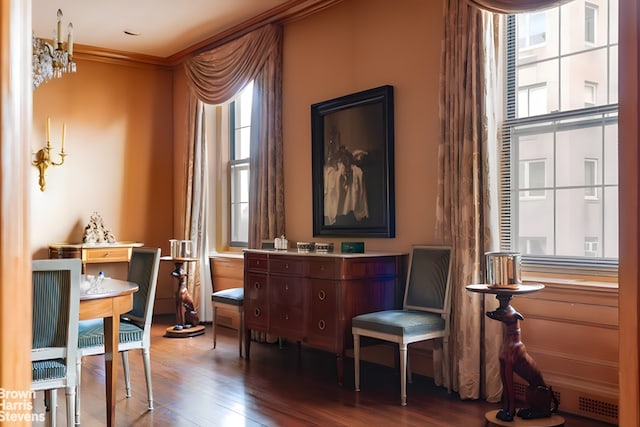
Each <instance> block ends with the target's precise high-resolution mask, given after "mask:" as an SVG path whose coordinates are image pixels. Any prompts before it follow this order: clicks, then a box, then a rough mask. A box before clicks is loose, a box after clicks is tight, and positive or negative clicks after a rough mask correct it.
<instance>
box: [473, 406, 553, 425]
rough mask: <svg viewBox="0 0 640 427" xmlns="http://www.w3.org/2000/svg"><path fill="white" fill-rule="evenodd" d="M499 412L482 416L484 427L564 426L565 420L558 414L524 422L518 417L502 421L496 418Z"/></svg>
mask: <svg viewBox="0 0 640 427" xmlns="http://www.w3.org/2000/svg"><path fill="white" fill-rule="evenodd" d="M499 411H501V409H494V410H492V411H489V412H487V413H486V414H485V415H484V417H485V425H486V426H507V427H560V426H564V425H565V419H564V418H563V417H561V416H560V415H558V414H551V416H550V417H547V418H538V419H535V420H525V419H523V418H520V417H514V418H513V421H502V420H501V419H499V418H497V416H496V415H497V414H498V412H499Z"/></svg>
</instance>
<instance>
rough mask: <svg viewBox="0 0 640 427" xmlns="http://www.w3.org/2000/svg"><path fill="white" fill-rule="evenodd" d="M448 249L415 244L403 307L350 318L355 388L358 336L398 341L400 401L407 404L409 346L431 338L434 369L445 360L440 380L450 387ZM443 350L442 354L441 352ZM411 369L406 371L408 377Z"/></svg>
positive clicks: (358, 375)
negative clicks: (435, 343) (433, 343)
mask: <svg viewBox="0 0 640 427" xmlns="http://www.w3.org/2000/svg"><path fill="white" fill-rule="evenodd" d="M450 275H451V248H450V247H440V246H414V247H413V248H412V251H411V258H410V259H409V272H408V274H407V283H406V287H405V293H404V302H403V307H402V309H399V310H385V311H378V312H374V313H366V314H361V315H358V316H355V317H354V318H353V319H351V326H352V332H353V358H354V365H355V366H354V373H355V389H356V391H360V337H361V336H365V337H371V338H375V339H379V340H384V341H388V342H393V343H397V344H398V346H399V351H400V404H401V405H403V406H404V405H406V404H407V371H408V370H407V363H408V359H407V356H408V354H407V353H408V346H409V344H411V343H415V342H418V341H427V340H434V341H436V342H437V345H435V346H434V350H433V351H434V354H433V364H434V371H436V372H437V371H439V369H437V368H438V367H437V366H436V364H438V363H439V362H440V361H442V362H444V363H443V364H444V368H443V375H442V376H443V382H444V384H445V385H446V387H447V389H448V390H451V384H450V376H449V364H448V362H449V313H450V310H451V289H450ZM443 353H444V355H443ZM410 375H411V371H410V370H409V380H410V379H411V377H410Z"/></svg>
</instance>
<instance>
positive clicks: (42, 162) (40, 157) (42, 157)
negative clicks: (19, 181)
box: [31, 117, 67, 191]
mask: <svg viewBox="0 0 640 427" xmlns="http://www.w3.org/2000/svg"><path fill="white" fill-rule="evenodd" d="M66 133H67V125H65V124H64V123H63V124H62V144H61V146H60V153H58V155H59V156H60V162H58V163H56V162H54V161H53V160H52V159H51V148H52V147H51V118H50V117H47V145H46V146H45V147H43V148H41V149H39V150H38V151H37V152H36V153H35V154H34V156H35V160H32V161H31V163H32V164H33V165H34V166H35V167H37V168H38V170H39V172H40V179H38V184H39V185H40V191H44V190H45V188H47V181H46V179H45V176H46V173H47V168H48V167H49V166H60V165H62V164H63V163H64V158H65V156H66V155H67V153H65V152H64V139H65V136H66Z"/></svg>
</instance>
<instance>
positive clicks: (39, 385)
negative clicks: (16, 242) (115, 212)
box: [31, 259, 82, 426]
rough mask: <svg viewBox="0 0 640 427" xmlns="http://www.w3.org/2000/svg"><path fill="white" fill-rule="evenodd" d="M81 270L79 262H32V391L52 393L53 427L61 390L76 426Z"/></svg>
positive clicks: (50, 398) (50, 394)
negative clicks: (75, 408)
mask: <svg viewBox="0 0 640 427" xmlns="http://www.w3.org/2000/svg"><path fill="white" fill-rule="evenodd" d="M81 266H82V263H81V261H80V259H59V260H58V259H56V260H36V261H32V267H31V270H32V286H33V314H32V320H33V329H32V348H31V389H32V390H33V391H40V390H44V391H45V393H46V392H48V393H49V399H48V407H49V415H50V418H51V425H52V426H55V425H56V407H57V389H59V388H64V389H65V394H66V399H67V425H68V426H72V425H73V423H74V404H75V396H74V394H75V392H76V380H77V378H76V370H75V365H76V359H77V349H78V315H79V305H80V277H81V276H80V271H81Z"/></svg>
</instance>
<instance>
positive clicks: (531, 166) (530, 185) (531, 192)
mask: <svg viewBox="0 0 640 427" xmlns="http://www.w3.org/2000/svg"><path fill="white" fill-rule="evenodd" d="M546 169H547V168H546V165H545V161H544V160H523V161H521V162H520V172H519V175H520V176H519V178H518V183H519V186H520V188H519V193H520V199H521V200H522V199H542V198H544V197H545V191H544V187H545V175H546Z"/></svg>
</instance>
